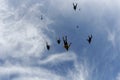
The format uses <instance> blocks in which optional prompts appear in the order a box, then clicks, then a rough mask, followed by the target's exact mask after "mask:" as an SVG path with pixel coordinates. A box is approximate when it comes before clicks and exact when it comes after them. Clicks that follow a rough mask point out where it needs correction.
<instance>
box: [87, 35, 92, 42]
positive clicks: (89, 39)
mask: <svg viewBox="0 0 120 80" xmlns="http://www.w3.org/2000/svg"><path fill="white" fill-rule="evenodd" d="M87 41H88V43H89V44H90V43H91V41H92V35H91V36H88V39H87Z"/></svg>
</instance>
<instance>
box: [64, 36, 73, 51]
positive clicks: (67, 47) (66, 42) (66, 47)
mask: <svg viewBox="0 0 120 80" xmlns="http://www.w3.org/2000/svg"><path fill="white" fill-rule="evenodd" d="M63 42H64V48H65V49H66V50H67V51H68V49H69V48H70V46H71V44H72V43H69V44H68V41H67V36H65V37H63Z"/></svg>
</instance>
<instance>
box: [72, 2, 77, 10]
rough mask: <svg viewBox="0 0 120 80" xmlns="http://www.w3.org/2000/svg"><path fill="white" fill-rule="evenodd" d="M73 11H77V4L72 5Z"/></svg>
mask: <svg viewBox="0 0 120 80" xmlns="http://www.w3.org/2000/svg"><path fill="white" fill-rule="evenodd" d="M73 9H74V10H75V11H76V9H77V3H76V4H75V3H73Z"/></svg>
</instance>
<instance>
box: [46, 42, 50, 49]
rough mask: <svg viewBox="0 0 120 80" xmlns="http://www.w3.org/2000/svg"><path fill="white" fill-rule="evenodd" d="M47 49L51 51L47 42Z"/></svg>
mask: <svg viewBox="0 0 120 80" xmlns="http://www.w3.org/2000/svg"><path fill="white" fill-rule="evenodd" d="M46 48H47V50H50V45H49V44H48V42H46Z"/></svg>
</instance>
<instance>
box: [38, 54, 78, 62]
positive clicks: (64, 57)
mask: <svg viewBox="0 0 120 80" xmlns="http://www.w3.org/2000/svg"><path fill="white" fill-rule="evenodd" d="M76 59H77V57H76V55H75V53H73V52H64V53H57V54H53V55H50V56H48V57H47V58H46V59H44V60H42V61H40V62H39V63H40V64H57V63H60V62H65V61H76Z"/></svg>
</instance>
